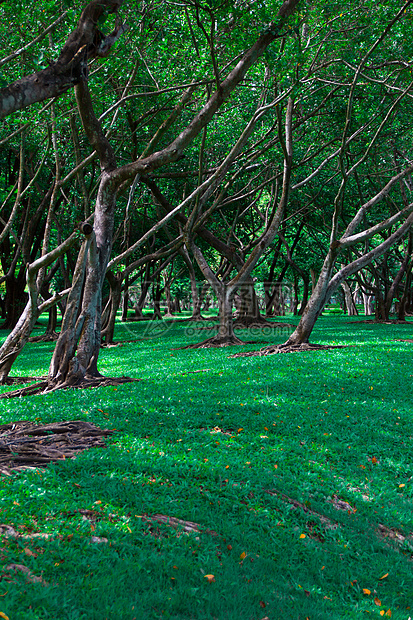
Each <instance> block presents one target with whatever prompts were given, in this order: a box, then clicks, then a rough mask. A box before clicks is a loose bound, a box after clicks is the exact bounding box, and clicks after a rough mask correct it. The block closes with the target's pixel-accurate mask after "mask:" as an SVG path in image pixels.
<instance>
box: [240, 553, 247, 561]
mask: <svg viewBox="0 0 413 620" xmlns="http://www.w3.org/2000/svg"><path fill="white" fill-rule="evenodd" d="M246 557H247V554H246V553H245V551H243V552H242V553H241V555H240V556H239V559H240V560H244V559H245V558H246Z"/></svg>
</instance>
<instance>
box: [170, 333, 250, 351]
mask: <svg viewBox="0 0 413 620" xmlns="http://www.w3.org/2000/svg"><path fill="white" fill-rule="evenodd" d="M243 344H252V343H248V342H244V341H243V340H240V339H239V338H237V337H236V336H223V337H222V336H218V335H216V336H213V337H212V338H207V339H206V340H203V341H202V342H197V343H196V344H187V345H186V346H185V347H180V349H210V348H213V347H233V346H239V345H243ZM177 350H178V349H177Z"/></svg>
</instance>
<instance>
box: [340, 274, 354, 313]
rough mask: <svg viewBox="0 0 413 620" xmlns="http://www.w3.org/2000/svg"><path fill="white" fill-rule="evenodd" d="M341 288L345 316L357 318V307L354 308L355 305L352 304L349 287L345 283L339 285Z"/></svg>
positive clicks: (352, 299)
mask: <svg viewBox="0 0 413 620" xmlns="http://www.w3.org/2000/svg"><path fill="white" fill-rule="evenodd" d="M341 288H342V289H343V291H344V301H345V305H346V310H347V315H348V316H357V315H358V310H357V306H356V304H355V302H354V298H353V294H352V292H351V288H350V286H349V285H348V284H347V282H342V283H341Z"/></svg>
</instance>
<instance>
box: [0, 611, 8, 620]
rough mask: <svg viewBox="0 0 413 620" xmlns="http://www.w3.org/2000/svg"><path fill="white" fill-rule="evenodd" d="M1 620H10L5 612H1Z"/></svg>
mask: <svg viewBox="0 0 413 620" xmlns="http://www.w3.org/2000/svg"><path fill="white" fill-rule="evenodd" d="M0 618H4V620H9V616H6V614H5V613H4V612H3V611H0Z"/></svg>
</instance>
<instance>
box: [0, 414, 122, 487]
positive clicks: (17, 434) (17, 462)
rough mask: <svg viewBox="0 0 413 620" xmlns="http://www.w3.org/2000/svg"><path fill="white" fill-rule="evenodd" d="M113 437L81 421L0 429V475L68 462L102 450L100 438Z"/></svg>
mask: <svg viewBox="0 0 413 620" xmlns="http://www.w3.org/2000/svg"><path fill="white" fill-rule="evenodd" d="M112 433H113V431H112V430H107V429H105V430H103V429H101V428H99V427H97V426H95V425H94V424H90V423H89V422H86V421H84V420H73V421H68V422H55V423H52V424H33V422H30V421H29V420H24V421H19V422H15V423H11V424H2V425H1V426H0V474H3V475H10V472H11V470H14V471H16V470H19V469H27V468H33V467H45V466H46V465H47V464H48V463H51V462H52V461H62V460H66V459H72V458H74V457H75V455H76V454H78V453H79V452H83V450H87V449H88V448H93V447H99V448H105V447H106V445H105V443H104V441H103V439H102V438H103V437H107V436H108V435H111V434H112Z"/></svg>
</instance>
